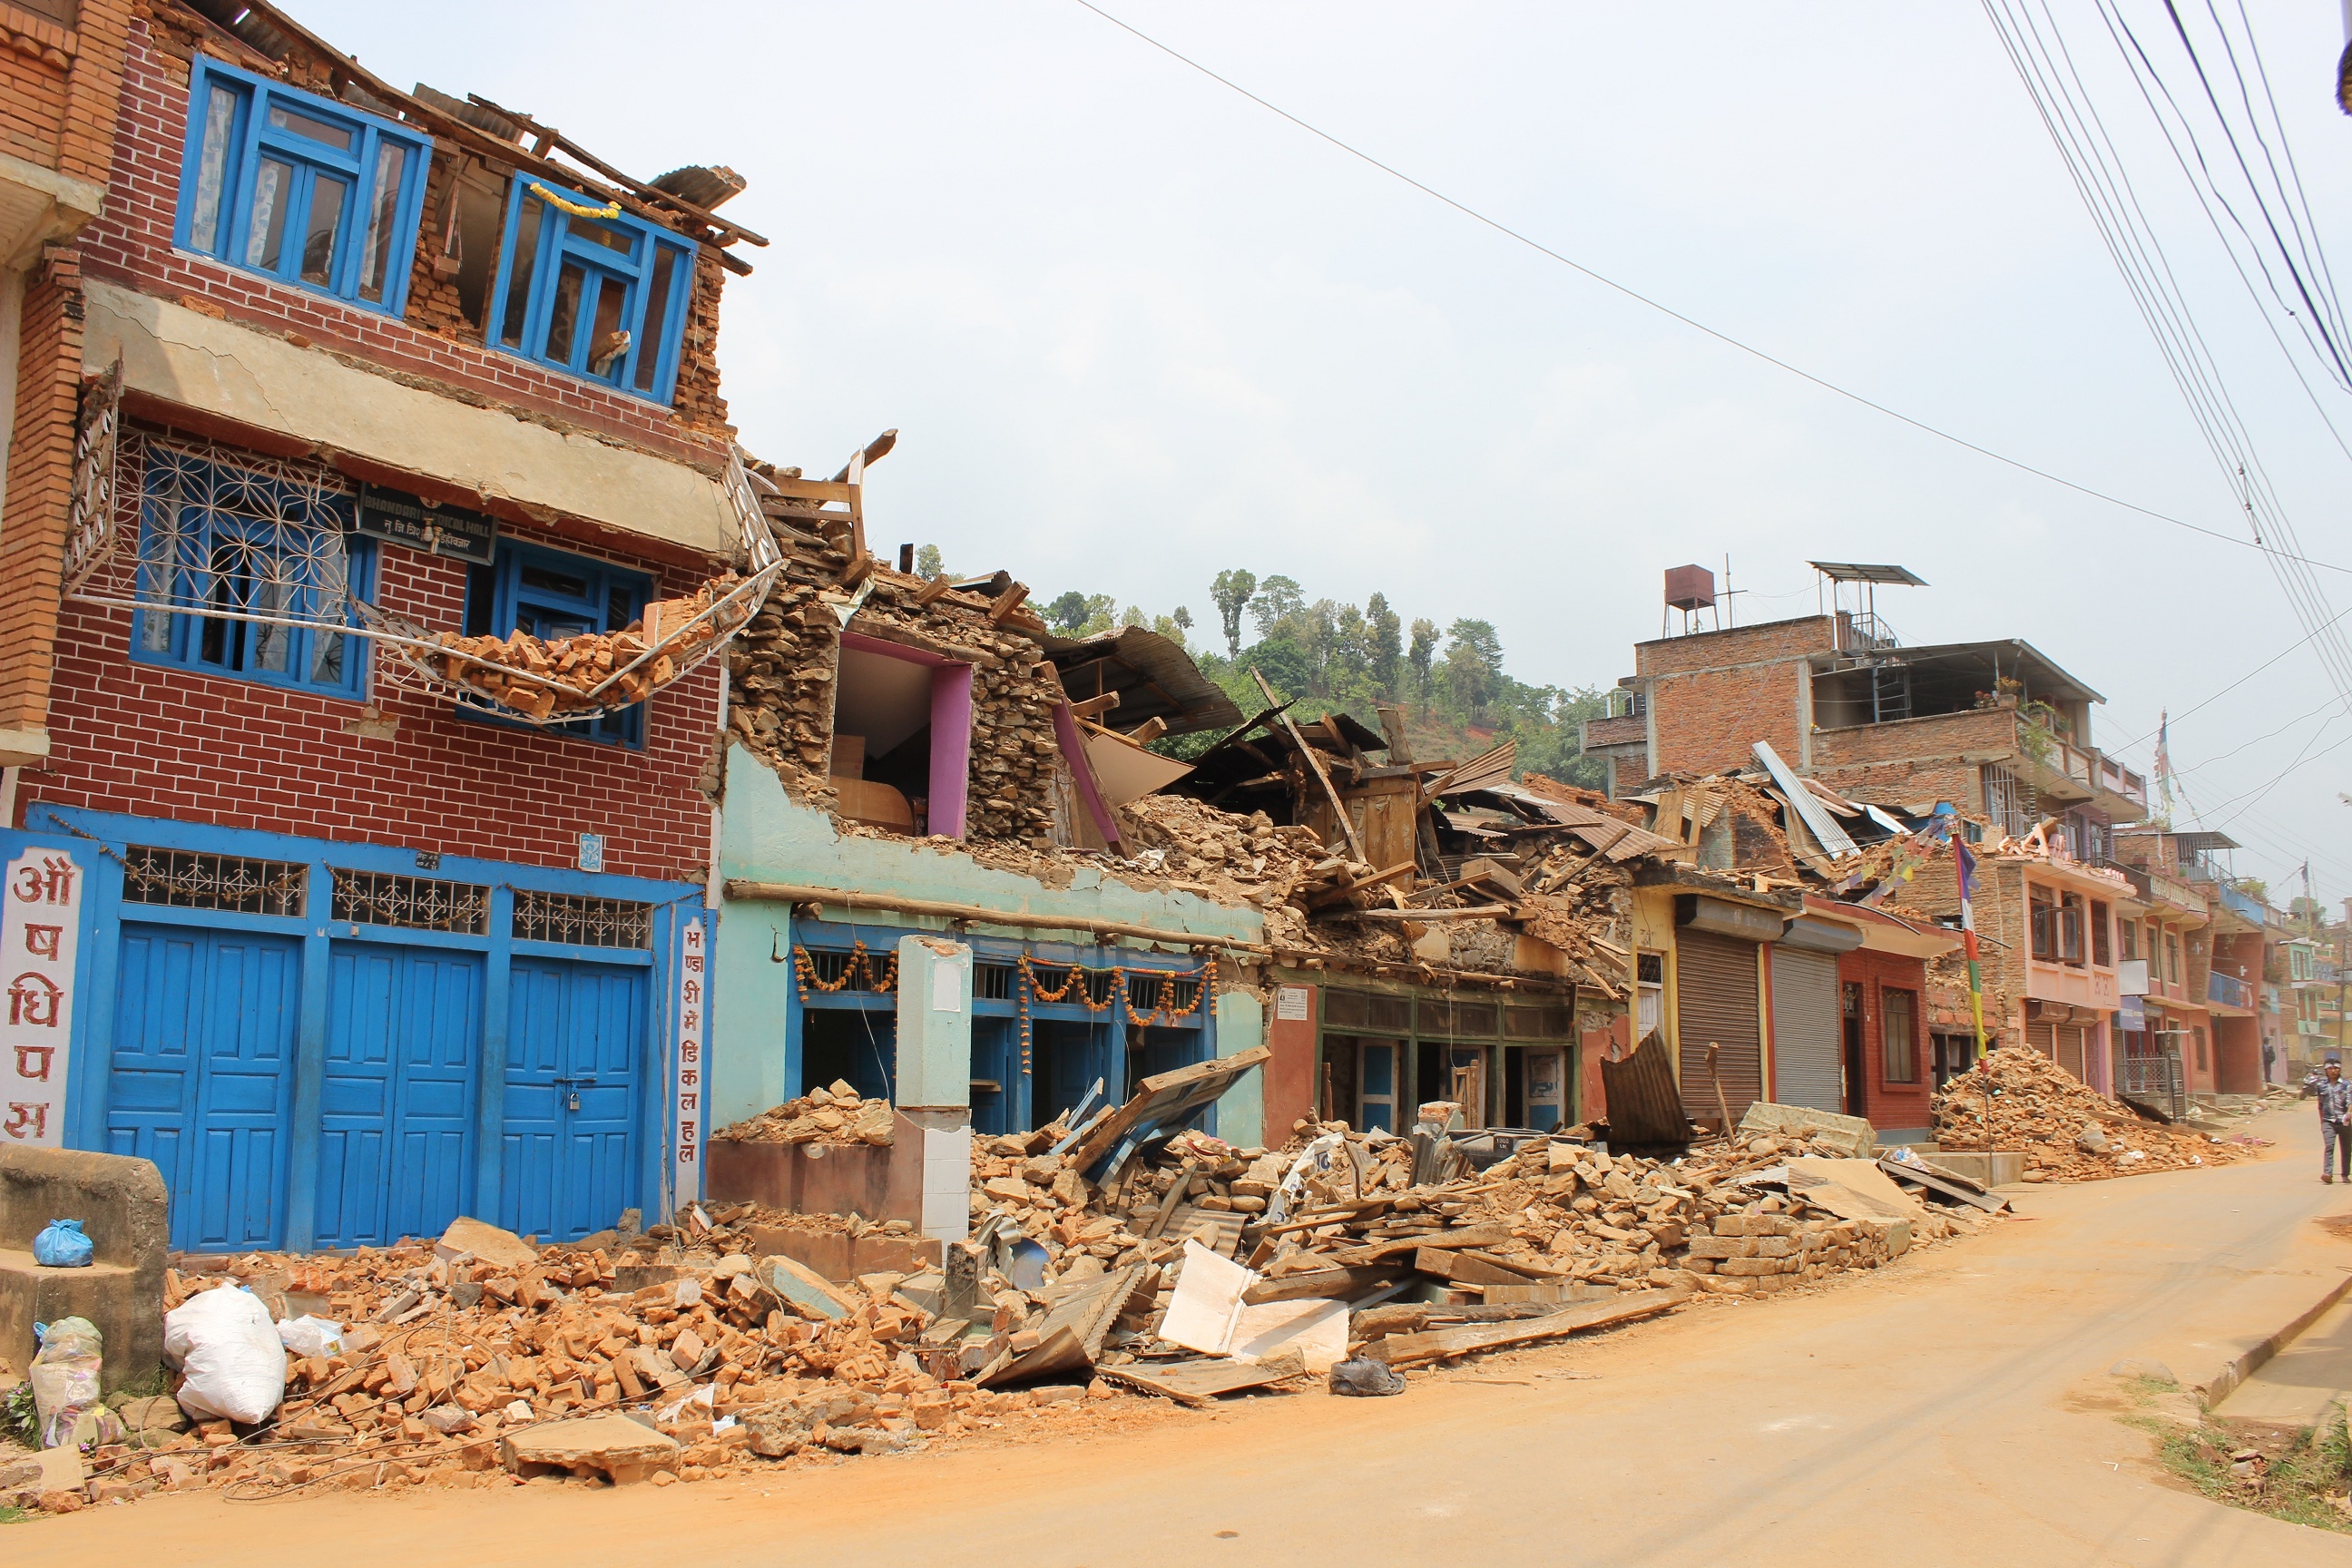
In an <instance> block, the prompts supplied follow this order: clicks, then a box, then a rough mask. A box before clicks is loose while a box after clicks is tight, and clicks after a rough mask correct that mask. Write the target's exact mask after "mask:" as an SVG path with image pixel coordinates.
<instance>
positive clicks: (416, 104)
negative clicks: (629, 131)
mask: <svg viewBox="0 0 2352 1568" xmlns="http://www.w3.org/2000/svg"><path fill="white" fill-rule="evenodd" d="M221 9H224V7H221V6H218V5H215V6H210V7H206V8H204V9H201V10H200V11H199V13H198V14H199V15H203V16H207V17H208V18H209V17H210V16H211V13H212V12H214V11H218V10H221ZM235 9H236V11H237V12H239V13H240V14H243V15H240V17H239V19H238V21H237V25H236V30H237V32H238V34H239V35H240V36H242V35H243V33H244V29H245V27H246V26H247V25H248V17H250V18H257V19H259V20H260V21H263V22H265V23H267V24H268V26H270V27H271V28H274V29H276V30H277V31H278V32H280V33H282V34H284V35H285V36H287V37H289V38H291V39H294V40H296V41H298V42H300V43H302V44H304V45H307V46H308V47H310V48H312V49H315V50H317V51H318V52H319V54H320V57H321V58H324V59H326V60H329V61H331V62H332V66H333V68H334V70H335V71H336V72H338V73H339V74H341V76H343V77H344V78H346V79H349V80H351V81H354V82H357V83H358V84H359V85H360V86H361V87H362V88H363V89H366V90H367V91H368V92H370V93H373V95H374V96H376V97H377V98H380V99H382V100H384V101H385V102H387V103H390V104H392V105H394V106H395V107H397V108H398V109H399V110H400V111H401V113H402V115H403V116H404V118H407V119H410V120H413V121H415V122H416V123H417V124H419V125H422V126H425V127H426V128H428V129H436V130H439V131H441V132H443V133H444V134H446V135H447V136H448V138H449V139H450V140H451V141H453V142H464V143H465V144H466V145H467V146H468V147H470V148H472V149H473V150H474V151H475V152H477V153H483V154H485V155H487V156H489V157H494V158H498V159H499V160H501V161H503V162H506V163H514V164H516V165H518V166H519V167H523V168H528V169H530V170H531V171H532V172H533V173H536V174H543V175H545V176H547V177H548V178H550V179H556V180H562V182H564V183H565V184H569V185H572V186H575V187H577V188H579V189H582V190H583V191H585V192H586V193H587V194H588V195H593V196H599V197H602V198H603V199H604V200H605V201H608V202H610V201H617V200H619V199H620V198H621V197H622V196H623V195H627V196H628V197H629V198H630V199H631V200H632V201H633V202H635V204H636V205H641V206H652V207H658V208H662V209H664V210H666V211H669V212H675V213H677V214H679V215H681V216H686V217H690V218H693V219H695V220H697V221H698V222H700V223H703V224H707V225H709V226H710V227H711V228H713V229H715V230H717V231H718V232H717V233H716V234H713V235H709V236H702V235H697V236H693V238H697V239H699V240H701V241H702V242H703V243H705V244H707V245H709V246H710V247H713V249H714V250H716V251H717V252H718V253H719V259H720V260H721V261H723V262H725V263H727V264H728V268H729V269H730V271H737V272H748V271H750V270H751V264H750V263H749V262H745V261H741V260H739V259H737V258H733V257H730V256H728V255H727V254H726V251H725V247H727V246H728V245H730V244H731V243H733V242H734V241H735V240H737V239H740V240H743V241H745V242H746V243H748V244H751V245H765V244H767V243H768V242H767V240H765V239H764V238H762V237H760V236H759V235H756V234H753V233H752V232H751V230H749V229H747V228H742V227H739V226H736V225H734V224H730V223H729V222H727V221H726V220H725V219H724V218H720V217H718V216H713V215H712V214H710V213H709V212H706V211H704V210H703V209H702V208H700V207H698V206H696V205H694V204H693V203H691V202H688V201H683V200H680V199H679V198H678V197H677V196H674V195H670V194H669V193H668V192H667V191H657V190H656V189H654V187H653V186H651V185H646V184H639V183H638V182H637V181H635V180H633V179H630V178H629V177H628V176H627V175H626V174H621V173H620V172H618V171H617V170H614V169H612V168H610V167H609V166H607V165H606V164H604V163H598V162H597V161H596V160H594V159H593V158H592V157H590V156H589V155H588V154H587V153H583V152H582V151H581V150H580V149H578V148H577V147H575V146H573V145H572V143H571V142H561V139H560V138H558V141H559V142H561V144H562V147H563V150H564V151H565V152H567V153H571V154H572V156H573V157H576V158H578V159H580V160H581V161H582V162H583V163H588V164H589V165H590V166H591V167H593V168H594V169H596V170H598V171H599V172H600V173H603V174H605V175H607V176H608V177H610V178H612V179H614V180H617V181H619V182H620V183H621V184H622V185H623V186H624V187H625V189H624V190H621V191H614V190H608V189H605V188H604V187H603V186H600V185H598V184H595V183H594V182H593V181H592V180H588V179H586V178H583V176H582V174H580V172H579V171H578V170H576V169H570V168H566V167H565V166H564V165H562V164H561V163H551V162H550V161H549V160H548V159H547V157H546V156H545V155H544V153H543V152H534V151H531V150H530V149H527V148H521V147H518V146H516V145H515V144H514V143H513V142H506V141H502V140H500V139H499V138H498V137H496V136H493V135H490V134H489V133H488V132H484V131H480V130H477V129H476V128H475V127H473V126H471V125H468V124H467V123H466V122H465V121H462V120H459V119H457V117H456V116H455V115H453V114H451V113H449V112H447V111H446V110H438V109H435V108H434V107H433V106H432V105H430V104H428V103H425V102H424V101H423V100H420V99H418V98H416V97H415V95H414V94H412V93H406V92H403V91H401V89H398V88H396V87H394V86H393V85H392V84H391V83H390V82H388V81H385V80H384V79H383V78H382V77H379V76H377V75H376V74H375V73H374V72H373V71H371V70H369V69H368V68H366V67H364V66H362V65H361V64H360V63H359V61H357V60H355V59H353V58H352V57H351V56H349V55H347V54H345V53H343V52H342V51H341V49H338V48H336V47H334V46H333V45H331V44H330V43H328V42H327V41H326V40H325V39H324V38H321V37H319V36H318V35H317V34H316V33H313V32H312V31H310V29H309V28H308V27H305V26H302V24H301V23H299V22H297V21H296V20H294V18H292V17H291V16H288V15H287V14H286V13H285V12H283V11H281V10H279V9H278V7H277V6H275V5H271V4H269V0H241V3H240V4H239V5H237V6H236V7H235ZM247 41H248V42H250V41H251V39H250V38H248V39H247ZM475 101H476V102H478V103H479V104H481V106H482V107H483V108H485V109H488V110H492V111H493V112H495V113H499V114H502V115H505V116H506V117H507V118H508V119H509V120H514V121H516V122H517V123H518V124H521V125H524V126H525V127H526V128H528V129H530V130H532V131H540V130H541V127H538V126H535V125H532V124H531V123H530V121H528V120H527V119H524V118H523V117H520V116H518V115H515V114H514V113H512V112H511V111H510V110H503V109H500V108H499V106H498V105H496V104H494V103H491V102H489V101H488V100H483V99H477V100H475ZM545 134H548V135H550V136H552V135H553V134H554V133H553V132H545Z"/></svg>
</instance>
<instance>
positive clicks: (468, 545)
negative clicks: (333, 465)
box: [357, 484, 499, 566]
mask: <svg viewBox="0 0 2352 1568" xmlns="http://www.w3.org/2000/svg"><path fill="white" fill-rule="evenodd" d="M357 527H358V531H360V532H361V533H363V534H365V535H367V536H368V537H369V538H370V539H388V540H390V541H392V542H394V544H405V545H407V546H408V547H409V548H410V549H412V550H422V551H425V552H427V553H429V554H433V555H446V556H448V557H449V558H450V559H452V560H454V561H467V562H471V563H473V564H475V565H477V566H488V564H489V563H490V562H491V560H492V558H493V557H494V556H495V555H496V554H497V552H498V546H499V525H498V524H497V523H496V522H495V521H492V520H490V519H489V518H487V517H484V516H483V515H482V514H481V513H480V512H478V511H467V510H465V509H464V508H463V507H455V506H441V505H439V504H437V503H436V502H433V501H429V500H425V499H424V498H422V497H420V496H413V495H410V494H408V493H407V492H406V491H404V490H394V489H385V488H384V487H383V486H382V485H370V484H362V486H360V505H359V522H358V524H357Z"/></svg>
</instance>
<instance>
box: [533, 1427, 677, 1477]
mask: <svg viewBox="0 0 2352 1568" xmlns="http://www.w3.org/2000/svg"><path fill="white" fill-rule="evenodd" d="M677 1454H678V1446H677V1441H676V1440H675V1439H674V1438H670V1437H667V1436H663V1435H662V1434H661V1433H659V1432H656V1431H655V1430H654V1429H653V1428H652V1427H650V1426H643V1425H641V1424H640V1423H638V1422H635V1421H632V1420H631V1419H629V1417H627V1416H625V1415H583V1416H578V1417H576V1418H574V1419H572V1420H569V1421H549V1422H545V1423H543V1424H541V1425H540V1426H530V1427H526V1428H524V1429H523V1430H522V1431H520V1432H517V1433H515V1434H514V1435H513V1436H508V1437H503V1438H500V1439H499V1458H500V1459H501V1460H502V1461H503V1462H504V1463H505V1465H506V1468H508V1469H509V1471H511V1472H513V1473H514V1474H516V1475H519V1476H523V1477H526V1478H527V1477H530V1476H534V1475H551V1474H553V1473H554V1472H556V1471H559V1470H560V1471H563V1472H565V1473H567V1474H570V1475H574V1476H583V1477H586V1476H597V1475H601V1476H603V1477H604V1479H607V1480H609V1481H612V1482H614V1484H616V1485H617V1484H620V1483H622V1482H625V1481H636V1480H643V1479H645V1478H646V1477H647V1476H649V1475H651V1474H652V1473H653V1472H655V1471H656V1470H670V1469H675V1468H677Z"/></svg>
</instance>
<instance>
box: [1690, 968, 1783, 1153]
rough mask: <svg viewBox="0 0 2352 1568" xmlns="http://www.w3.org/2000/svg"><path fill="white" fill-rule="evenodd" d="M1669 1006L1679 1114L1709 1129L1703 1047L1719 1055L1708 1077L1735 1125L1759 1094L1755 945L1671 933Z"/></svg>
mask: <svg viewBox="0 0 2352 1568" xmlns="http://www.w3.org/2000/svg"><path fill="white" fill-rule="evenodd" d="M1675 953H1676V956H1677V960H1678V962H1677V963H1675V1012H1676V1015H1677V1017H1678V1020H1679V1029H1678V1033H1679V1034H1680V1036H1681V1043H1682V1050H1681V1057H1682V1095H1683V1110H1684V1111H1685V1113H1686V1114H1687V1115H1689V1116H1690V1117H1691V1118H1692V1119H1693V1120H1694V1121H1715V1120H1716V1119H1717V1110H1716V1104H1715V1088H1714V1084H1713V1083H1712V1082H1711V1081H1710V1080H1709V1079H1708V1078H1707V1073H1706V1047H1707V1043H1708V1042H1709V1041H1710V1040H1711V1041H1714V1042H1716V1043H1717V1044H1719V1045H1720V1046H1721V1047H1723V1049H1722V1051H1721V1053H1720V1054H1719V1055H1718V1056H1717V1058H1716V1072H1717V1075H1718V1076H1719V1077H1720V1078H1721V1079H1722V1082H1723V1098H1724V1100H1725V1102H1726V1104H1727V1106H1728V1108H1729V1110H1730V1111H1731V1120H1732V1121H1733V1123H1734V1124H1735V1125H1736V1124H1737V1123H1738V1121H1739V1119H1740V1117H1741V1116H1743V1115H1744V1114H1746V1112H1747V1110H1748V1107H1749V1106H1750V1105H1753V1104H1754V1103H1755V1102H1756V1101H1757V1100H1759V1099H1761V1098H1762V1097H1763V1094H1764V1041H1763V1031H1762V1030H1761V1029H1760V1028H1759V1026H1758V1024H1757V1016H1756V1009H1757V994H1756V944H1755V943H1754V942H1741V941H1740V940H1739V939H1738V938H1737V937H1728V936H1719V935H1717V934H1716V933H1715V932H1713V931H1692V930H1690V929H1688V928H1687V927H1686V928H1685V929H1684V930H1682V931H1677V932H1675Z"/></svg>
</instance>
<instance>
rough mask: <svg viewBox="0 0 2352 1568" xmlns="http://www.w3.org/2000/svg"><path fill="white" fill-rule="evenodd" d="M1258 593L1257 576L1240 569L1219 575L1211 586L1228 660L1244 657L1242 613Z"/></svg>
mask: <svg viewBox="0 0 2352 1568" xmlns="http://www.w3.org/2000/svg"><path fill="white" fill-rule="evenodd" d="M1256 592H1257V574H1255V573H1252V572H1244V571H1242V570H1241V569H1240V568H1238V567H1236V568H1234V570H1233V571H1231V572H1220V573H1218V574H1217V580H1216V581H1215V582H1214V583H1213V584H1210V585H1209V597H1211V598H1213V599H1214V600H1215V601H1216V602H1217V618H1218V619H1219V620H1221V621H1223V623H1224V628H1225V657H1226V658H1240V657H1241V656H1242V611H1243V610H1244V609H1245V608H1246V607H1248V605H1249V602H1250V595H1253V594H1255V593H1256Z"/></svg>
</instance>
